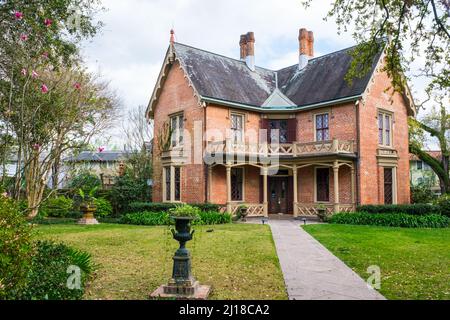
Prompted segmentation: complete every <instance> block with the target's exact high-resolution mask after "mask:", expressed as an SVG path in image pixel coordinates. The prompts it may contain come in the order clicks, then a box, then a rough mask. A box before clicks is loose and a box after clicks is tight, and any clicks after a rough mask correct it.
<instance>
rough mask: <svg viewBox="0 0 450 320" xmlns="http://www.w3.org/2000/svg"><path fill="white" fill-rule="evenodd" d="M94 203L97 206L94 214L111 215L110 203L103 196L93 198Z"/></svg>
mask: <svg viewBox="0 0 450 320" xmlns="http://www.w3.org/2000/svg"><path fill="white" fill-rule="evenodd" d="M94 204H95V206H96V207H97V210H96V211H95V216H96V217H99V218H104V217H107V216H109V215H111V213H112V211H113V208H112V205H111V203H110V202H109V201H108V200H106V199H104V198H95V199H94Z"/></svg>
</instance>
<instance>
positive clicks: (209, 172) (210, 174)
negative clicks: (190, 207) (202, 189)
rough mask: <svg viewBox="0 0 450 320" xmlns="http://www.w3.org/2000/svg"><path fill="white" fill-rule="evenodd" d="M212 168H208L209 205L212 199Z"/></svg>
mask: <svg viewBox="0 0 450 320" xmlns="http://www.w3.org/2000/svg"><path fill="white" fill-rule="evenodd" d="M212 169H213V167H212V166H208V202H209V203H211V202H212V201H211V198H212Z"/></svg>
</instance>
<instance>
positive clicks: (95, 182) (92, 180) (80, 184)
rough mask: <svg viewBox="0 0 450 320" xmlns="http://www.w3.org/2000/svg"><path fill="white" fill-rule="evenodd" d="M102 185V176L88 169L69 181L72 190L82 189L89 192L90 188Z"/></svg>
mask: <svg viewBox="0 0 450 320" xmlns="http://www.w3.org/2000/svg"><path fill="white" fill-rule="evenodd" d="M101 186H102V181H101V180H100V178H99V177H98V176H97V175H95V174H93V173H90V172H88V171H86V172H81V173H79V174H78V175H76V176H75V177H74V178H73V179H72V180H71V181H70V183H69V188H71V189H72V190H78V189H82V190H83V192H85V193H89V191H90V190H92V189H94V188H100V187H101Z"/></svg>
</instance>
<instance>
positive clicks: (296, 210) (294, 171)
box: [292, 164, 298, 218]
mask: <svg viewBox="0 0 450 320" xmlns="http://www.w3.org/2000/svg"><path fill="white" fill-rule="evenodd" d="M292 176H293V179H294V218H296V217H298V208H297V203H298V199H297V198H298V192H297V190H298V188H297V183H298V180H297V165H296V164H294V165H293V166H292Z"/></svg>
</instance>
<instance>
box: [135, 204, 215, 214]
mask: <svg viewBox="0 0 450 320" xmlns="http://www.w3.org/2000/svg"><path fill="white" fill-rule="evenodd" d="M178 205H179V204H176V203H157V202H132V203H130V204H129V206H128V212H129V213H134V212H144V211H148V212H165V211H169V210H170V209H173V208H175V207H176V206H178ZM190 205H191V206H193V207H197V208H199V209H200V210H202V211H205V212H207V211H219V207H220V206H219V205H217V204H212V203H194V204H190Z"/></svg>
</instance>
